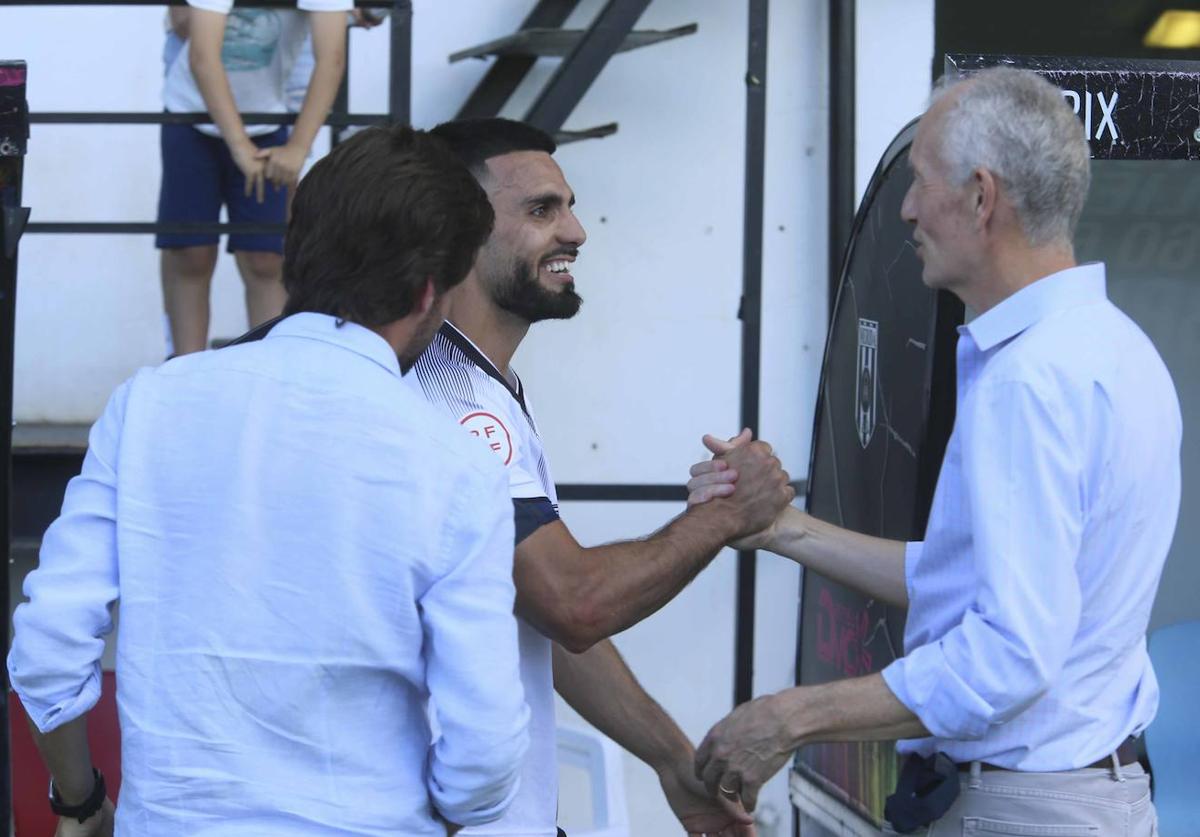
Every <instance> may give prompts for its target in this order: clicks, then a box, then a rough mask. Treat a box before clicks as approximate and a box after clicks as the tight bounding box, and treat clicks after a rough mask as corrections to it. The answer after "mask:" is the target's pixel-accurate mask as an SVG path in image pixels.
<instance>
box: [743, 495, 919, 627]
mask: <svg viewBox="0 0 1200 837" xmlns="http://www.w3.org/2000/svg"><path fill="white" fill-rule="evenodd" d="M761 546H762V548H763V549H767V550H770V551H771V552H775V553H777V554H779V555H782V556H784V557H786V558H791V559H792V560H793V561H796V562H798V563H800V564H803V565H804V566H805V567H807V568H808V569H810V570H814V571H816V572H818V573H820V574H821V575H823V576H825V577H827V578H831V579H833V580H834V581H836V582H838V583H839V584H844V585H846V586H847V587H852V588H854V589H855V590H858V591H860V592H862V593H865V594H866V595H868V596H871V597H872V598H875V599H879V600H881V601H884V602H887V603H889V604H894V605H900V606H901V607H907V606H908V585H907V583H906V581H905V574H904V550H905V544H904V542H903V541H892V540H887V539H885V538H875V537H872V536H870V535H863V534H860V533H858V532H851V531H850V530H849V529H843V528H841V527H839V526H834V525H833V524H831V523H826V522H824V521H822V520H817V519H816V518H815V517H812V516H811V515H808V514H805V513H804V512H802V511H800V510H799V509H796V508H794V507H791V506H789V507H788V508H786V509H784V511H783V514H781V515H780V517H779V519H778V520H777V521H776V523H775V524H774V526H773V527H772V530H771V532H770V533H769V534H768V535H767V536H766V539H765V540H764V542H763V543H762V545H761Z"/></svg>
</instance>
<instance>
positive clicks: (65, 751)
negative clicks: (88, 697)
mask: <svg viewBox="0 0 1200 837" xmlns="http://www.w3.org/2000/svg"><path fill="white" fill-rule="evenodd" d="M29 728H30V730H31V731H32V732H33V740H34V742H35V743H36V744H37V748H38V751H39V752H40V753H41V754H42V761H44V762H45V763H46V769H47V770H48V771H49V772H50V777H51V778H52V779H53V780H54V788H55V790H57V791H58V796H59V799H61V800H62V801H63V802H64V803H66V804H67V805H77V804H79V803H81V802H83V801H84V800H85V799H87V798H88V796H89V795H90V794H91V792H92V788H93V785H94V777H93V775H92V754H91V750H90V749H89V747H88V739H87V715H86V714H85V715H80V716H79V717H78V718H76V719H75V720H73V721H68V722H67V723H65V724H63V725H62V726H60V727H57V728H56V729H54V730H52V731H50V732H45V733H43V732H39V731H38V728H37V726H36V725H35V724H34V723H33V721H32V720H31V721H30V722H29Z"/></svg>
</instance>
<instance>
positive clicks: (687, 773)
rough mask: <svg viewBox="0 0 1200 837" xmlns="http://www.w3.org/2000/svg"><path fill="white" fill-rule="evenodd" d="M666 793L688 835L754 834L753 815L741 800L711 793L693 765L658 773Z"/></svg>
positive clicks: (730, 836)
mask: <svg viewBox="0 0 1200 837" xmlns="http://www.w3.org/2000/svg"><path fill="white" fill-rule="evenodd" d="M658 779H659V781H660V782H661V783H662V789H663V794H664V795H665V796H666V797H667V803H668V804H669V805H670V806H671V810H672V811H674V812H675V816H676V817H678V818H679V822H680V823H681V824H682V825H683V827H684V830H685V831H687V833H688V837H755V830H754V818H753V817H751V816H750V815H749V814H747V813H746V809H745V808H743V807H742V805H741V803H740V802H737V801H736V800H731V799H718V798H713V797H712V796H709V795H708V794H707V793H706V792H705V790H704V785H702V784H701V783H700V782H699V781H697V780H696V777H695V776H693V775H692V770H691V765H687V764H680V765H679V766H678V768H677V769H668V770H664V771H663V772H661V773H660V774H659V777H658Z"/></svg>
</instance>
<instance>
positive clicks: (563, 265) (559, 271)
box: [541, 258, 574, 282]
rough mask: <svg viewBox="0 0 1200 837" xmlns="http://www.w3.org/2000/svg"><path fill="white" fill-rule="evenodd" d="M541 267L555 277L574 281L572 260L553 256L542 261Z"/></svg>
mask: <svg viewBox="0 0 1200 837" xmlns="http://www.w3.org/2000/svg"><path fill="white" fill-rule="evenodd" d="M541 269H542V270H543V271H545V272H546V273H549V274H550V275H551V276H553V277H554V278H555V279H557V280H559V281H562V282H572V281H574V277H573V276H572V275H571V260H570V259H562V258H551V259H547V260H546V261H544V262H542V264H541Z"/></svg>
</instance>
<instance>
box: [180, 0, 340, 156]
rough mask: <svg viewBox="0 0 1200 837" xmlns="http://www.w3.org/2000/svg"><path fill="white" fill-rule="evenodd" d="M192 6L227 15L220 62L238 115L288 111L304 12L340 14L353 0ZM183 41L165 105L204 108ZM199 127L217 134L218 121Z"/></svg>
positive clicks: (255, 132)
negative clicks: (290, 78) (275, 6)
mask: <svg viewBox="0 0 1200 837" xmlns="http://www.w3.org/2000/svg"><path fill="white" fill-rule="evenodd" d="M188 5H189V6H191V7H192V8H194V9H205V10H207V11H210V12H218V13H220V14H224V15H228V17H227V19H226V21H225V41H224V43H223V44H222V46H221V63H222V64H223V65H224V67H225V75H226V76H228V78H229V88H230V90H231V91H232V92H233V100H234V102H236V103H237V108H238V111H239V112H241V113H287V81H288V76H290V75H291V72H292V68H293V67H294V66H295V64H296V59H297V58H298V57H299V55H300V50H301V48H302V47H303V46H304V39H305V38H306V37H307V35H308V32H309V25H308V24H309V22H308V16H307V15H306V14H303V12H341V11H349V10H351V9H352V8H353V7H354V3H353V0H298V2H297V4H296V6H297V8H298V9H300V11H295V10H293V9H252V8H237V9H235V8H233V0H188ZM190 46H191V44H190V42H187V43H185V44H184V46H183V51H182V52H180V54H179V56H178V57H177V58H176V59H175V61H174V62H172V64H171V66H170V68H169V69H168V70H167V77H166V81H165V83H164V85H163V106H164V107H165V108H166V109H167V110H168V111H171V112H174V113H193V112H197V111H206V110H208V107H207V106H206V105H205V104H204V96H203V95H201V93H200V87H199V85H198V84H197V83H196V78H195V76H193V75H192V68H191V62H190V60H189V58H190V56H189V48H190ZM195 127H196V129H197V130H198V131H201V132H202V133H205V134H208V135H209V136H213V137H219V136H220V135H221V132H220V130H219V129H218V128H217V126H216V125H197V126H195ZM277 127H278V126H277V125H247V126H246V133H247V134H249V135H250V136H252V137H253V136H260V135H262V134H269V133H271V132H272V131H274V130H276V128H277Z"/></svg>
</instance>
